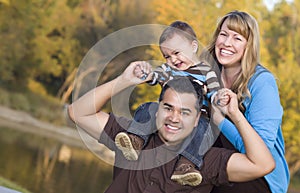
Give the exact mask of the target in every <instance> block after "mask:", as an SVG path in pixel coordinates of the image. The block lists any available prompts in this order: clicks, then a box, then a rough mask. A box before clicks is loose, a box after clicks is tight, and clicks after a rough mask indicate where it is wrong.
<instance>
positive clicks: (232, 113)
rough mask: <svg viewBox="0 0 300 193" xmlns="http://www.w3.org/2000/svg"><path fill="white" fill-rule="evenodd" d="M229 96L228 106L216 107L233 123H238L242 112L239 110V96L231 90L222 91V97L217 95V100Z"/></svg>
mask: <svg viewBox="0 0 300 193" xmlns="http://www.w3.org/2000/svg"><path fill="white" fill-rule="evenodd" d="M220 96H223V98H224V96H227V97H228V98H229V99H228V104H227V105H215V106H216V107H217V108H218V109H219V110H220V111H221V112H222V113H223V114H224V115H227V116H228V117H229V118H230V119H231V120H232V121H233V122H235V121H238V120H239V118H240V116H241V114H242V112H241V111H240V110H239V105H238V99H237V95H236V94H235V93H234V92H232V91H231V90H230V89H227V88H224V89H222V95H217V96H216V100H219V98H218V97H220Z"/></svg>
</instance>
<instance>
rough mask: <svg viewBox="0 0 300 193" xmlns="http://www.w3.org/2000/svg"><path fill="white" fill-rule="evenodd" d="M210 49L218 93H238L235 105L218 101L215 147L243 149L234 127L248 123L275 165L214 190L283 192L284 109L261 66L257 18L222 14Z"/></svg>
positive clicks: (286, 179) (237, 13) (285, 185)
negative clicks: (218, 132) (216, 68)
mask: <svg viewBox="0 0 300 193" xmlns="http://www.w3.org/2000/svg"><path fill="white" fill-rule="evenodd" d="M208 53H209V54H210V55H211V56H212V58H214V60H215V61H216V62H217V64H218V65H219V67H220V70H221V74H220V77H221V81H222V83H223V85H224V87H225V88H227V89H224V90H223V93H222V95H224V94H225V95H228V96H232V95H236V97H235V98H237V101H238V108H234V107H232V106H231V107H230V106H229V107H228V108H227V107H222V105H216V106H218V109H220V110H221V111H220V110H218V109H216V108H214V109H215V112H214V114H213V120H214V123H215V124H216V125H218V127H219V129H220V130H221V135H220V137H219V139H218V141H217V142H216V146H222V147H225V148H229V149H230V148H235V149H237V150H238V151H240V152H242V153H245V150H246V149H245V146H244V144H243V142H242V138H241V136H240V134H239V132H238V130H237V128H236V127H240V126H241V125H243V126H250V127H252V128H253V129H255V130H256V132H257V133H258V134H259V135H260V136H261V138H262V139H263V140H264V142H265V143H266V145H267V146H268V148H269V150H270V151H271V153H272V155H273V157H274V159H275V162H276V168H275V169H274V170H273V171H272V172H271V173H270V174H268V175H266V176H264V177H263V178H259V179H256V180H253V181H250V182H243V183H233V184H232V186H219V187H215V188H214V190H213V191H212V192H213V193H217V192H222V193H224V192H244V193H245V192H264V193H266V192H273V193H279V192H280V193H285V192H287V189H288V184H289V170H288V165H287V162H286V160H285V157H284V153H285V151H284V140H283V136H282V131H281V122H282V115H283V109H282V106H281V104H280V98H279V93H278V88H277V85H276V81H275V78H274V76H273V75H272V74H271V73H270V72H269V71H268V70H266V68H265V67H263V66H262V65H260V61H259V30H258V25H257V22H256V20H255V19H254V18H253V17H252V16H251V15H249V14H247V13H245V12H240V11H233V12H230V13H228V14H226V15H225V16H224V17H223V18H222V19H221V20H220V22H219V24H218V26H217V29H216V31H215V33H214V35H213V39H212V41H211V43H210V44H209V46H208ZM229 89H230V90H232V92H231V91H230V90H229ZM220 96H221V94H218V95H217V96H216V97H219V98H220ZM217 99H218V98H217ZM223 114H226V117H225V118H224V116H223ZM241 114H243V116H240V115H241ZM237 117H238V120H237ZM224 136H225V137H224Z"/></svg>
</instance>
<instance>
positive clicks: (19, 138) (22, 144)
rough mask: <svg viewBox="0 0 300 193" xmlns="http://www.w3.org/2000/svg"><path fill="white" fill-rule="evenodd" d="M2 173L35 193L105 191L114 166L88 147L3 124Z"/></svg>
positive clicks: (0, 140)
mask: <svg viewBox="0 0 300 193" xmlns="http://www.w3.org/2000/svg"><path fill="white" fill-rule="evenodd" d="M0 176H2V177H4V178H6V179H9V180H11V181H13V182H16V183H17V184H19V185H21V186H23V187H24V188H26V189H28V190H29V191H31V192H33V193H82V192H86V193H96V192H97V193H101V192H104V190H105V189H106V188H107V186H108V185H109V184H110V182H111V179H112V166H111V165H109V164H107V163H105V162H103V161H102V160H101V159H99V158H98V157H97V156H95V155H94V154H93V153H91V152H90V151H89V150H87V149H84V148H80V147H73V146H69V145H66V144H64V143H62V142H60V141H58V140H55V139H52V138H47V137H43V136H41V135H36V134H32V133H28V132H22V131H20V130H15V129H10V128H8V127H4V126H0Z"/></svg>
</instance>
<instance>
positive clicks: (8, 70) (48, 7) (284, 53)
mask: <svg viewBox="0 0 300 193" xmlns="http://www.w3.org/2000/svg"><path fill="white" fill-rule="evenodd" d="M232 10H242V11H246V12H248V13H250V14H251V15H253V16H254V17H255V18H256V19H257V21H258V23H259V26H260V33H261V34H260V35H261V62H262V64H263V65H265V66H266V67H268V68H269V69H270V70H271V71H272V72H273V73H274V75H275V76H276V77H277V79H278V86H279V91H280V97H281V103H282V106H283V108H284V118H283V123H282V130H283V134H284V137H285V145H286V159H287V160H288V163H289V168H290V173H291V184H290V190H289V192H290V193H300V172H299V169H300V151H299V149H300V137H299V136H300V128H299V125H300V113H299V111H300V107H299V106H300V98H299V96H300V90H299V88H300V78H299V75H300V68H299V65H300V1H298V0H297V1H296V0H289V1H285V0H277V1H272V0H269V1H267V0H266V1H263V0H231V1H226V0H188V1H181V0H22V1H19V0H0V58H1V59H0V107H1V108H0V115H1V116H0V133H1V134H0V186H6V187H10V188H12V189H17V190H19V191H22V192H31V193H39V192H43V193H51V192H55V193H60V192H64V193H69V192H72V193H74V192H75V193H76V192H88V193H93V192H103V191H104V190H105V188H106V187H107V185H108V184H109V183H110V181H111V177H112V167H111V164H109V163H107V162H106V161H102V160H101V159H99V158H98V157H97V156H96V155H95V154H93V153H92V152H91V151H89V150H88V149H87V148H86V147H85V145H84V144H83V143H82V142H80V137H79V136H78V133H72V132H74V131H76V128H75V127H74V126H73V125H70V123H68V122H67V121H66V118H65V116H64V114H63V112H64V111H63V110H64V107H65V106H66V105H67V104H69V103H70V102H71V100H72V91H73V89H74V88H73V87H74V86H73V83H74V79H75V77H76V73H77V70H78V67H79V65H80V63H81V61H82V59H83V58H84V56H85V55H86V54H87V52H88V51H89V49H90V48H92V47H93V46H94V45H95V44H96V43H97V42H98V41H99V40H101V39H103V38H104V37H106V36H107V35H109V34H111V33H113V32H115V31H117V30H120V29H123V28H126V27H130V26H134V25H139V24H162V25H169V24H170V23H171V22H173V21H174V20H183V21H187V22H188V23H189V24H191V26H192V27H193V28H194V29H195V31H196V32H197V36H198V39H199V41H200V42H201V44H203V45H207V43H208V41H209V40H210V38H211V36H212V33H213V31H214V29H215V27H216V23H217V21H218V18H219V17H221V16H223V15H224V14H225V13H227V12H229V11H232ZM132 38H135V37H132ZM116 46H117V45H116ZM152 59H158V60H163V58H162V56H161V55H160V52H159V49H158V48H157V47H156V46H153V45H149V46H140V47H136V48H131V49H128V50H126V51H124V52H122V53H120V54H119V55H118V56H116V57H115V58H114V59H113V60H112V61H111V62H110V63H109V65H107V67H106V68H105V71H104V72H103V73H102V74H101V82H102V81H103V82H105V81H108V80H110V79H112V78H114V77H115V76H116V75H118V74H120V72H121V71H123V69H124V68H125V67H126V66H127V65H128V64H129V62H131V61H135V60H152ZM88 75H89V74H88V73H86V76H88ZM159 91H160V90H159V87H151V88H149V86H139V87H137V88H136V89H135V90H134V92H133V93H132V95H131V98H130V107H131V108H133V109H134V108H135V107H136V106H138V105H139V104H140V103H141V102H144V101H149V100H155V99H156V98H157V94H158V93H159ZM106 108H107V110H110V107H109V106H107V107H106ZM12 117H14V118H12ZM32 123H35V124H32ZM37 123H49V124H50V123H51V126H50V125H47V124H46V125H43V124H37ZM41 125H42V126H41ZM45 128H48V130H47V132H46V131H45V130H46V129H45ZM49 128H50V129H49ZM49 130H53V131H54V133H56V134H53V132H49ZM60 132H61V133H60ZM64 132H70V133H72V134H70V133H68V134H65V133H64ZM51 133H52V134H51ZM64 135H65V136H66V137H62V136H64ZM70 136H74V137H73V138H71V139H70V140H66V138H68V137H69V138H70Z"/></svg>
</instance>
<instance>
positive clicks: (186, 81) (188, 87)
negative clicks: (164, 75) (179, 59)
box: [159, 76, 203, 112]
mask: <svg viewBox="0 0 300 193" xmlns="http://www.w3.org/2000/svg"><path fill="white" fill-rule="evenodd" d="M169 88H172V89H173V90H174V91H176V92H178V93H189V94H193V95H194V96H195V97H196V99H197V101H196V104H195V108H196V110H197V112H199V111H200V109H201V107H202V103H203V92H202V87H201V85H200V84H199V83H198V80H196V79H194V78H190V77H183V76H177V77H175V78H174V79H172V80H170V81H168V82H167V83H166V84H165V85H164V86H163V87H162V90H161V93H160V96H159V102H161V101H162V100H163V98H164V95H165V92H166V91H167V90H168V89H169Z"/></svg>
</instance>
